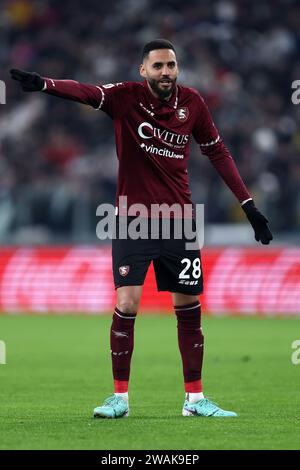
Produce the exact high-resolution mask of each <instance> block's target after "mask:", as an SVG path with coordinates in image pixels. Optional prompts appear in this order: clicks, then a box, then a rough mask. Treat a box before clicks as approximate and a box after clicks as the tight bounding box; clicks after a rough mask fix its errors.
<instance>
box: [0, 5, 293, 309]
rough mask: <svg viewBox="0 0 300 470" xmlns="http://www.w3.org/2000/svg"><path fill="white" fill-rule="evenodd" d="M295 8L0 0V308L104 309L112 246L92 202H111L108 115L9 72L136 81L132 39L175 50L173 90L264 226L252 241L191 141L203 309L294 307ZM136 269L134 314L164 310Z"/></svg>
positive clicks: (109, 294) (165, 303) (164, 299)
mask: <svg viewBox="0 0 300 470" xmlns="http://www.w3.org/2000/svg"><path fill="white" fill-rule="evenodd" d="M299 24H300V4H299V2H297V1H293V0H263V1H261V2H252V1H248V0H243V1H241V2H239V1H237V0H220V1H211V0H209V1H204V0H203V1H201V2H199V1H193V0H189V1H187V2H182V1H181V0H180V1H178V0H172V1H171V0H170V1H168V0H165V1H163V2H161V1H158V0H140V1H137V0H116V1H113V2H108V1H103V2H97V1H95V0H86V1H85V2H84V6H83V3H82V1H80V0H72V1H71V0H65V1H64V2H61V1H58V0H49V1H41V2H40V1H32V0H1V16H0V70H1V77H0V79H1V80H3V81H4V82H5V83H6V88H7V90H6V91H7V103H6V104H5V105H1V106H0V242H1V245H2V248H1V252H0V257H1V264H0V283H1V285H0V309H1V310H2V311H7V312H15V311H30V312H46V311H53V312H64V311H70V312H92V313H97V312H103V311H109V310H110V309H111V308H112V307H113V305H114V291H113V285H112V278H111V272H110V271H111V268H110V263H111V262H110V245H109V243H104V242H100V241H99V240H98V239H97V238H96V233H95V227H96V224H97V217H96V208H97V206H98V205H99V203H101V202H108V203H112V204H113V203H114V196H115V189H116V172H117V159H116V156H115V147H114V133H113V128H112V123H111V121H110V119H109V118H108V117H107V116H105V115H104V114H102V113H98V112H95V111H94V110H93V109H92V108H89V107H87V106H82V105H79V104H75V103H72V102H66V101H64V100H61V99H57V98H53V97H49V96H46V95H42V94H39V93H36V94H24V93H23V92H21V91H20V89H19V87H18V86H17V84H16V83H13V82H12V81H11V80H10V79H9V78H8V70H9V69H10V68H11V67H17V68H23V69H25V70H26V69H27V70H32V71H37V72H39V73H40V74H41V75H44V76H49V77H54V78H73V79H76V80H79V81H82V82H88V83H95V84H96V83H98V82H102V83H109V82H115V81H125V80H139V74H138V66H139V61H140V52H141V48H142V46H143V44H144V43H145V42H146V41H149V40H151V39H152V38H157V37H165V38H168V39H170V40H171V41H173V42H174V44H175V46H176V49H177V53H178V59H179V64H180V69H181V73H180V78H179V81H180V82H182V83H184V84H186V85H189V86H193V87H195V88H197V89H198V90H199V91H200V92H201V93H202V94H203V96H204V97H205V99H206V101H207V103H208V105H209V107H210V110H211V112H212V114H213V117H214V119H215V122H216V124H217V126H218V128H219V130H220V133H221V135H222V137H223V139H224V141H225V143H226V145H227V146H228V147H229V149H230V151H231V153H232V155H233V157H234V159H235V161H236V163H237V165H238V168H239V170H240V173H241V175H242V177H243V178H244V180H245V182H246V184H247V185H248V187H249V189H250V191H251V193H252V194H253V196H254V198H255V200H256V202H257V205H258V206H259V207H260V208H261V209H262V211H263V212H264V213H266V214H267V216H268V218H269V219H270V222H271V228H272V231H273V233H274V242H273V244H272V246H271V248H269V247H267V248H264V247H261V246H260V247H255V241H254V238H253V233H252V229H251V227H250V226H249V224H248V223H247V222H246V220H245V217H244V214H243V213H242V211H241V209H240V207H239V204H238V203H237V201H236V200H235V198H234V196H233V195H232V194H231V193H230V191H229V190H228V189H227V188H226V186H225V185H224V183H223V181H222V180H221V179H220V177H219V175H218V174H217V173H216V172H215V170H214V169H213V168H212V167H211V166H210V163H209V162H208V161H207V159H206V157H204V156H201V154H200V151H199V148H198V147H197V146H196V145H193V147H192V152H191V158H190V175H191V187H192V193H193V199H194V202H196V203H204V204H205V218H206V238H205V250H204V256H203V262H204V274H205V281H206V291H205V295H204V299H203V300H204V310H205V311H207V312H210V313H222V312H227V313H246V314H247V313H251V314H253V313H257V312H259V313H262V314H274V313H284V314H285V313H289V314H294V315H295V314H300V296H299V291H300V248H299V241H300V234H299V233H300V232H299V229H300V192H299V186H300V160H299V151H300V130H299V118H300V105H299V106H297V105H294V104H293V103H292V100H291V95H292V91H293V90H292V88H291V86H292V82H293V81H294V80H296V79H300V59H299V50H300V36H299ZM154 291H155V286H154V279H153V273H152V271H150V273H149V276H148V280H147V284H146V287H145V293H144V297H143V303H142V310H143V309H146V310H147V309H148V310H150V311H152V310H156V311H157V310H158V309H160V310H168V309H170V308H171V304H170V300H169V298H168V296H166V295H164V294H156V293H155V295H153V294H154Z"/></svg>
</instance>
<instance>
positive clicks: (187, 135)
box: [44, 78, 251, 213]
mask: <svg viewBox="0 0 300 470" xmlns="http://www.w3.org/2000/svg"><path fill="white" fill-rule="evenodd" d="M45 80H46V85H45V89H44V91H45V92H46V93H49V94H51V95H55V96H59V97H62V98H66V99H70V100H73V101H78V102H80V103H84V104H88V105H91V106H92V107H93V108H95V109H97V110H102V111H104V112H105V113H107V114H108V115H109V116H110V117H111V119H112V120H113V122H114V128H115V139H116V150H117V157H118V159H119V173H118V186H117V197H116V204H117V207H118V206H119V197H120V196H127V206H128V207H129V206H131V205H132V204H136V203H140V204H144V205H145V206H146V207H147V209H150V208H151V204H159V205H161V204H163V203H165V204H168V206H172V205H173V204H174V203H177V204H179V205H180V207H182V208H183V207H184V205H185V204H188V205H190V207H191V205H192V200H191V191H190V188H189V177H188V170H187V166H188V159H189V149H190V142H191V137H192V136H193V137H194V138H195V140H196V141H197V142H198V144H199V146H200V149H201V152H202V154H204V155H206V156H207V157H208V158H209V159H210V161H211V163H212V164H213V165H214V167H215V168H216V170H217V171H218V173H219V174H220V175H221V177H222V178H223V180H224V181H225V183H226V184H227V186H228V187H229V188H230V189H231V191H232V192H233V193H234V194H235V196H236V197H237V199H238V200H239V201H240V202H242V201H244V200H246V199H249V198H251V196H250V194H249V192H248V191H247V188H246V187H245V184H244V183H243V181H242V179H241V177H240V175H239V172H238V170H237V168H236V165H235V163H234V161H233V159H232V157H231V155H230V153H229V151H228V150H227V148H226V147H225V145H224V143H223V142H222V140H221V138H220V136H219V134H218V131H217V129H216V126H215V125H214V123H213V120H212V117H211V115H210V112H209V110H208V108H207V106H206V104H205V102H204V100H203V99H202V97H201V96H200V94H199V93H198V92H197V91H196V90H195V89H193V88H187V87H185V86H181V85H177V86H176V87H175V89H174V91H173V94H172V96H171V97H170V99H169V100H168V101H166V100H160V99H157V98H156V97H155V96H154V95H153V94H152V93H151V91H150V89H149V85H148V83H147V81H144V82H124V83H114V84H106V85H99V86H95V85H88V84H82V83H79V82H77V81H74V80H53V79H51V78H47V79H45ZM119 212H120V213H122V207H119Z"/></svg>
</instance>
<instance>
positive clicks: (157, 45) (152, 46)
mask: <svg viewBox="0 0 300 470" xmlns="http://www.w3.org/2000/svg"><path fill="white" fill-rule="evenodd" d="M156 49H172V51H174V52H175V54H176V51H175V47H174V46H173V44H172V43H171V42H170V41H168V40H167V39H154V41H150V42H148V43H147V44H145V46H144V48H143V53H142V61H143V60H144V58H145V57H146V56H147V55H148V54H149V52H151V51H154V50H156Z"/></svg>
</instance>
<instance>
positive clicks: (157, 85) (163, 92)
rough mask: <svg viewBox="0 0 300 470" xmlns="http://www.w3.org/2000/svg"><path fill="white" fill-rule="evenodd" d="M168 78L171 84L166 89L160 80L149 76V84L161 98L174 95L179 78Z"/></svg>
mask: <svg viewBox="0 0 300 470" xmlns="http://www.w3.org/2000/svg"><path fill="white" fill-rule="evenodd" d="M168 80H169V81H170V84H171V86H170V87H166V89H164V88H161V87H160V80H155V79H154V78H149V79H148V83H149V86H150V87H151V89H152V91H153V92H154V93H155V94H156V95H157V96H158V98H160V99H161V100H164V99H166V98H169V97H170V96H171V95H172V93H173V90H174V88H175V85H176V80H177V78H175V79H173V80H172V79H171V78H169V79H168Z"/></svg>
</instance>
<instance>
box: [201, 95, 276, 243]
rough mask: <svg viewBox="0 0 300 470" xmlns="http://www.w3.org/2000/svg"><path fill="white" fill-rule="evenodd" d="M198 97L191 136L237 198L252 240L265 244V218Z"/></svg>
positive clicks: (267, 239)
mask: <svg viewBox="0 0 300 470" xmlns="http://www.w3.org/2000/svg"><path fill="white" fill-rule="evenodd" d="M200 99H201V101H200V106H199V107H200V111H199V119H198V120H197V121H196V123H195V128H194V131H193V134H194V137H195V139H196V140H197V142H198V143H199V145H200V149H201V152H202V153H203V154H204V155H206V156H207V157H208V158H209V160H210V161H211V163H212V164H213V166H214V167H215V169H216V170H217V172H218V173H219V175H220V176H221V177H222V178H223V180H224V182H225V183H226V184H227V186H228V187H229V188H230V189H231V191H232V192H233V193H234V194H235V196H236V197H237V199H238V200H239V201H240V203H241V206H242V209H243V210H244V212H245V214H246V216H247V218H248V220H249V222H250V224H251V225H252V227H253V230H254V234H255V240H256V241H260V242H261V243H262V244H263V245H268V244H269V243H270V241H271V240H273V236H272V234H271V232H270V230H269V227H268V220H267V219H266V218H265V217H264V216H263V215H262V214H261V213H260V212H259V210H258V209H257V208H256V207H255V204H254V202H253V199H252V197H251V195H250V194H249V192H248V190H247V188H246V186H245V184H244V182H243V180H242V178H241V176H240V174H239V171H238V169H237V167H236V164H235V162H234V160H233V158H232V156H231V155H230V153H229V151H228V149H227V148H226V146H225V145H224V143H223V141H222V139H221V138H220V136H219V134H218V131H217V129H216V127H215V125H214V122H213V120H212V117H211V115H210V112H209V110H208V108H207V106H206V104H205V103H204V101H203V100H202V98H200Z"/></svg>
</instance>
